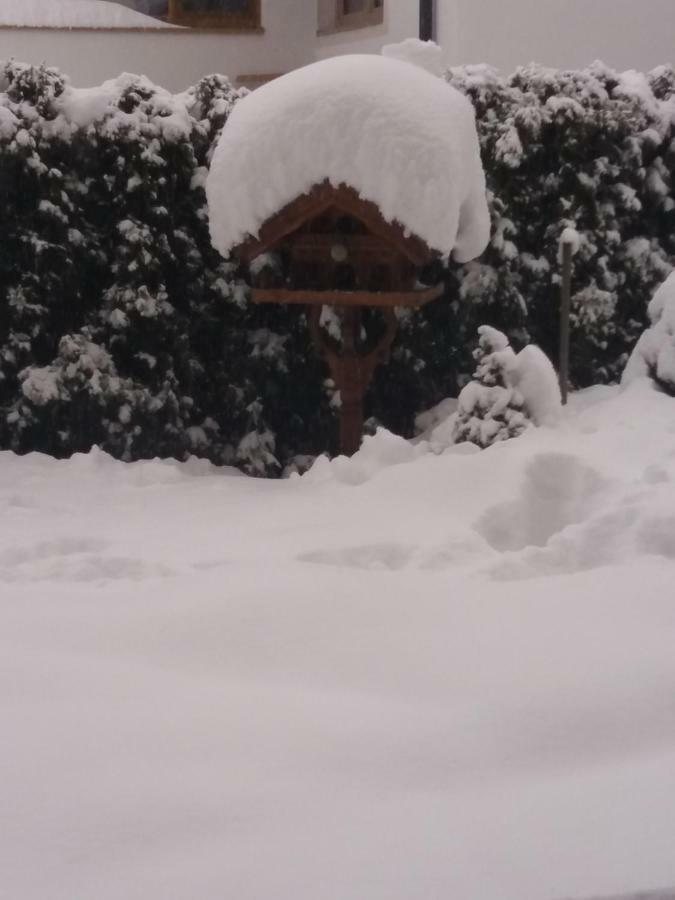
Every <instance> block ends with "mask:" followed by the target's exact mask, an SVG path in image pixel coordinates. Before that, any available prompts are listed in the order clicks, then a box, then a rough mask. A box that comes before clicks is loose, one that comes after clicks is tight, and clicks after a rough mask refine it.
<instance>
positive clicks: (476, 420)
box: [452, 325, 560, 447]
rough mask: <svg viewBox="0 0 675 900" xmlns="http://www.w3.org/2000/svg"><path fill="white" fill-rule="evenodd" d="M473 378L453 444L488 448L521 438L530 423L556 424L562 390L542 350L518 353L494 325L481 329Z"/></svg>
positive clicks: (531, 347)
mask: <svg viewBox="0 0 675 900" xmlns="http://www.w3.org/2000/svg"><path fill="white" fill-rule="evenodd" d="M478 338H479V340H478V347H477V348H476V350H474V353H473V356H474V359H475V360H476V363H477V366H476V371H475V372H474V380H473V381H470V382H469V383H468V384H467V385H466V386H465V387H464V389H463V390H462V392H461V394H460V395H459V401H458V404H457V415H456V418H455V422H454V428H453V435H452V437H453V441H454V443H462V442H463V441H470V442H471V443H472V444H476V445H477V446H479V447H489V446H490V445H492V444H495V443H497V442H498V441H505V440H508V439H509V438H512V437H518V435H520V434H522V433H523V432H524V431H525V429H526V428H528V426H529V425H530V423H532V424H535V425H545V424H553V423H554V422H555V421H556V420H557V418H558V415H559V412H560V390H559V387H558V380H557V376H556V373H555V370H554V368H553V366H552V365H551V363H550V361H549V359H548V357H547V356H546V354H544V353H543V352H542V351H541V350H540V349H539V347H536V346H534V345H529V346H527V347H524V348H523V349H522V350H521V351H520V353H518V354H516V353H515V352H514V350H513V348H512V347H511V346H510V344H509V339H508V338H507V337H506V335H505V334H503V333H502V332H501V331H498V330H497V329H496V328H492V327H490V326H489V325H481V326H480V328H479V329H478Z"/></svg>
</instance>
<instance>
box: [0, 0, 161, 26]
mask: <svg viewBox="0 0 675 900" xmlns="http://www.w3.org/2000/svg"><path fill="white" fill-rule="evenodd" d="M2 26H11V27H14V28H176V26H175V25H168V24H167V23H166V22H160V21H159V19H153V18H152V17H151V16H144V15H143V14H142V13H138V12H136V11H135V10H133V9H129V8H128V7H126V6H122V5H121V4H120V3H112V2H108V0H95V2H92V0H0V27H2Z"/></svg>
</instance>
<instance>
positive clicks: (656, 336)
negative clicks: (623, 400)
mask: <svg viewBox="0 0 675 900" xmlns="http://www.w3.org/2000/svg"><path fill="white" fill-rule="evenodd" d="M648 313H649V319H650V321H651V323H652V325H651V328H648V329H647V330H646V331H645V332H644V334H643V335H642V336H641V338H640V340H639V341H638V342H637V344H636V346H635V349H634V350H633V353H632V355H631V357H630V359H629V360H628V364H627V365H626V369H625V371H624V373H623V378H622V383H623V384H630V383H631V382H632V381H635V380H636V379H638V378H646V377H650V378H653V379H654V380H655V381H657V382H658V383H659V384H660V385H661V386H663V387H665V388H666V389H668V390H672V392H673V393H675V272H673V273H672V274H671V275H669V277H668V278H667V279H666V280H665V281H664V283H663V284H662V285H661V287H660V288H659V289H658V290H657V292H656V293H655V294H654V297H653V298H652V301H651V303H650V304H649V307H648Z"/></svg>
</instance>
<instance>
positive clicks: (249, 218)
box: [207, 56, 490, 261]
mask: <svg viewBox="0 0 675 900" xmlns="http://www.w3.org/2000/svg"><path fill="white" fill-rule="evenodd" d="M326 179H329V180H330V182H331V183H332V184H334V185H336V186H337V185H339V184H342V183H344V184H347V185H349V186H351V187H352V188H354V189H355V190H357V191H358V192H359V193H360V195H361V196H362V197H363V198H365V199H366V200H370V201H372V202H373V203H376V204H377V206H378V207H379V208H380V210H381V211H382V214H383V216H384V218H385V219H387V220H388V221H397V222H400V223H401V224H402V225H403V226H404V227H405V228H406V229H407V230H408V231H410V232H411V233H413V234H415V235H417V236H418V237H419V238H421V239H422V240H423V241H425V242H426V243H427V244H428V245H429V246H430V247H431V248H432V249H434V250H437V251H439V252H440V253H442V254H444V255H449V254H450V253H451V252H453V251H454V256H455V258H456V259H457V260H459V261H467V260H469V259H473V258H474V257H476V256H478V255H479V254H480V253H481V252H482V251H483V250H484V248H485V246H486V244H487V241H488V238H489V229H490V221H489V215H488V209H487V203H486V198H485V177H484V173H483V167H482V164H481V160H480V152H479V148H478V138H477V135H476V125H475V117H474V112H473V107H472V106H471V103H470V102H469V101H468V100H467V99H466V98H465V97H463V96H462V95H461V94H460V93H459V92H458V91H456V90H455V89H454V88H452V87H450V86H449V85H448V84H446V83H445V82H444V81H442V80H441V79H439V78H436V77H435V76H433V75H431V74H430V73H428V72H425V71H423V70H422V69H421V68H418V67H417V66H414V65H411V64H410V63H408V62H402V61H400V60H397V59H385V58H382V57H378V56H342V57H338V58H334V59H329V60H324V61H322V62H318V63H315V64H313V65H310V66H306V67H305V68H302V69H299V70H297V71H295V72H291V73H289V74H288V75H285V76H283V77H282V78H278V79H276V80H275V81H272V82H270V83H269V84H266V85H264V86H263V87H261V88H259V89H258V90H256V91H254V92H253V93H252V94H250V95H249V96H248V97H246V98H245V99H244V100H243V101H241V102H240V103H238V104H237V107H236V108H235V110H234V112H233V113H232V115H231V117H230V119H229V121H228V123H227V127H226V128H225V130H224V132H223V135H222V137H221V140H220V143H219V145H218V147H217V149H216V152H215V155H214V158H213V163H212V166H211V171H210V173H209V178H208V182H207V194H208V201H209V213H210V217H211V236H212V239H213V243H214V245H215V246H216V247H217V248H218V250H220V252H221V253H222V254H223V255H228V254H229V253H230V251H231V250H232V248H233V247H235V246H236V245H237V244H239V243H241V242H242V241H243V240H244V239H245V238H246V237H247V236H248V235H256V234H257V233H258V231H259V230H260V227H261V226H262V225H263V224H264V222H265V221H266V220H267V219H268V218H269V217H270V216H272V215H273V214H274V213H276V212H278V211H279V210H280V209H282V208H283V207H284V206H285V205H286V204H288V203H290V202H291V201H292V200H294V199H296V198H297V197H299V196H301V195H302V194H304V193H306V192H307V191H309V190H310V189H311V188H312V187H313V186H314V185H317V184H320V183H321V182H323V181H325V180H326Z"/></svg>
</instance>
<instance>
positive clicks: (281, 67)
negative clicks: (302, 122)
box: [0, 0, 675, 91]
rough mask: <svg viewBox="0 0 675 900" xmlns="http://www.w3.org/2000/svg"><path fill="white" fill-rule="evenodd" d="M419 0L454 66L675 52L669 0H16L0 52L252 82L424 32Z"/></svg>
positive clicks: (636, 61)
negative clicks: (215, 74) (217, 75)
mask: <svg viewBox="0 0 675 900" xmlns="http://www.w3.org/2000/svg"><path fill="white" fill-rule="evenodd" d="M421 4H422V5H423V6H424V7H425V8H427V9H429V10H431V11H432V12H433V31H434V35H435V38H436V40H437V41H438V42H439V43H440V44H441V46H442V47H443V50H444V54H445V58H446V61H447V62H448V64H450V65H458V64H463V63H481V62H486V63H489V64H491V65H493V66H496V67H497V68H499V69H501V70H502V71H505V72H509V71H512V70H513V69H514V68H515V67H516V66H518V65H523V64H526V63H528V62H531V61H536V62H540V63H543V64H545V65H550V66H554V67H561V68H578V67H581V66H584V65H587V64H588V63H590V62H592V61H593V60H595V59H598V58H600V59H602V60H603V61H604V62H606V63H607V64H608V65H610V66H612V67H614V68H618V69H627V68H634V69H640V70H648V69H651V68H653V67H655V66H656V65H659V64H663V63H669V62H673V61H675V60H674V57H675V50H673V44H672V38H671V36H672V34H673V33H674V32H675V3H674V2H673V0H643V3H641V4H635V2H634V0H509V2H508V3H506V2H504V0H118V2H117V3H115V4H111V3H109V2H107V0H23V2H22V3H21V4H16V5H15V4H8V8H9V9H11V10H12V13H11V15H8V14H7V12H4V11H3V4H2V3H0V59H8V58H10V57H14V58H16V59H20V60H25V61H27V62H34V63H39V62H43V61H44V62H46V63H48V64H50V65H55V66H58V67H59V68H60V69H61V70H62V71H64V72H66V73H68V74H69V75H70V76H71V78H72V80H73V82H74V83H75V84H76V85H78V86H83V87H85V86H91V85H95V84H99V83H100V82H102V81H104V80H105V79H107V78H112V77H114V76H116V75H118V74H119V73H120V72H123V71H127V72H137V73H142V74H145V75H147V76H148V77H149V78H150V79H151V80H152V81H155V82H157V83H158V84H161V85H163V86H165V87H166V88H168V89H170V90H172V91H179V90H183V89H184V88H186V87H187V86H189V85H191V84H194V83H195V82H196V81H197V80H198V79H199V78H200V77H202V76H203V75H206V74H209V73H212V72H220V73H224V74H226V75H228V76H229V77H230V78H232V79H233V80H234V81H238V82H239V83H241V84H248V85H251V86H255V85H256V84H258V83H260V82H261V81H264V80H265V79H267V78H269V77H270V76H274V75H277V74H280V73H282V72H286V71H289V70H290V69H293V68H297V67H298V66H301V65H306V64H307V63H309V62H312V61H314V60H316V59H322V58H325V57H328V56H334V55H339V54H343V53H361V52H362V53H376V52H379V50H380V48H381V47H382V45H383V44H385V43H392V42H397V41H400V40H403V39H405V38H407V37H412V36H417V35H418V33H419V27H420V5H421ZM113 8H114V10H115V11H116V13H115V16H112V12H111V11H112V10H113ZM59 10H61V11H62V12H59ZM93 13H96V14H97V16H98V17H97V18H92V14H93ZM125 16H127V17H128V18H125Z"/></svg>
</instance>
